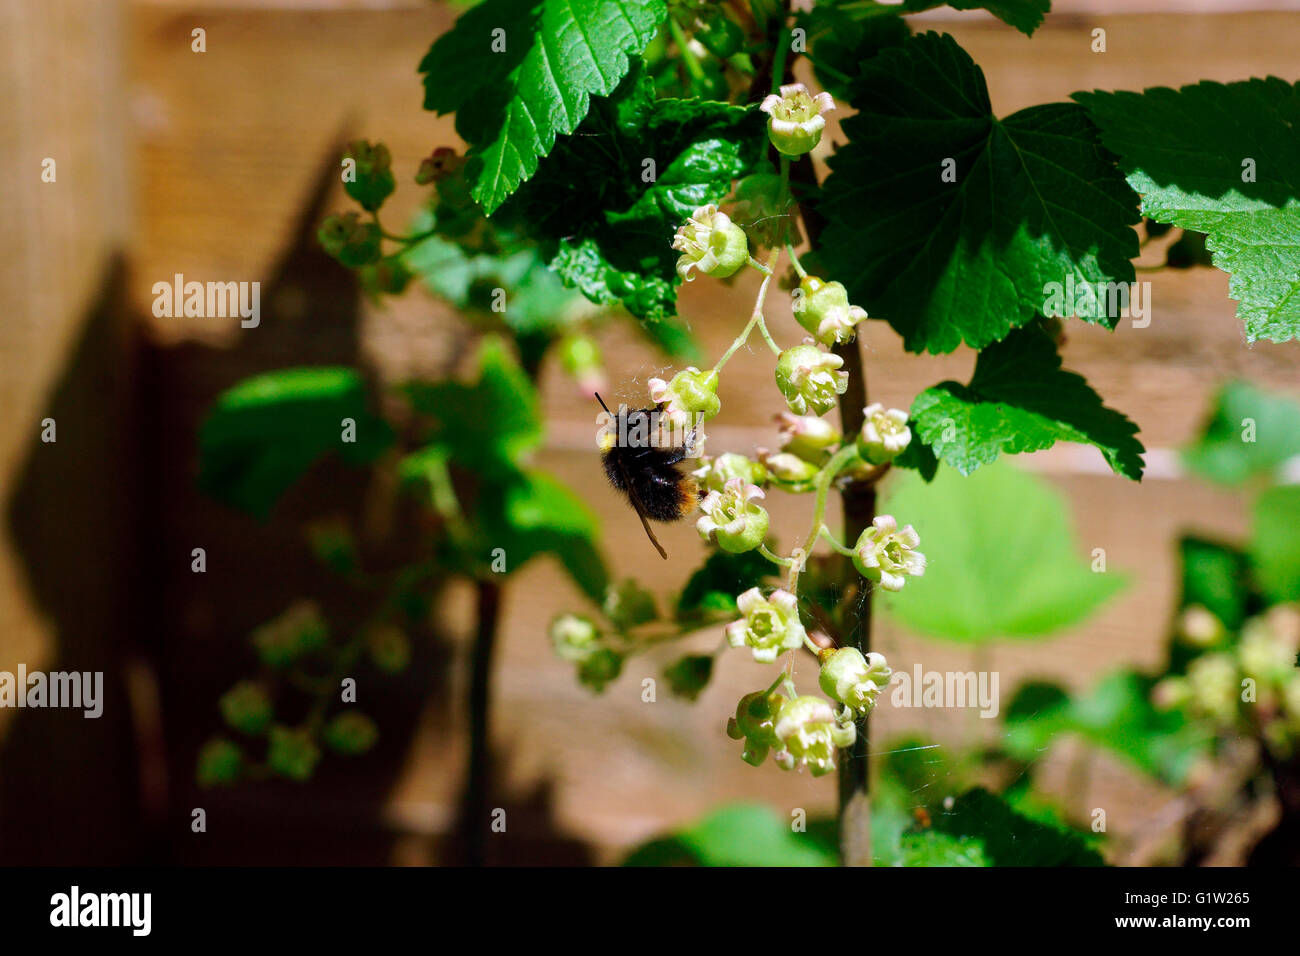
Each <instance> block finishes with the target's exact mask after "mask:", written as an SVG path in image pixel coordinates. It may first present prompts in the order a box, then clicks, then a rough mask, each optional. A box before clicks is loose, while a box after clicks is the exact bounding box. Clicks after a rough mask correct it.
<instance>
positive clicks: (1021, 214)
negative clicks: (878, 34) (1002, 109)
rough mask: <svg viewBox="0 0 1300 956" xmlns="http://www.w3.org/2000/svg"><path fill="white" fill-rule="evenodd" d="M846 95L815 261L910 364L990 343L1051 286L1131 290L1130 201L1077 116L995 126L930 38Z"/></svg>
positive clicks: (885, 56)
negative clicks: (916, 356) (925, 354)
mask: <svg viewBox="0 0 1300 956" xmlns="http://www.w3.org/2000/svg"><path fill="white" fill-rule="evenodd" d="M859 89H860V90H861V92H860V93H859V95H858V96H857V97H856V98H855V99H854V100H853V102H852V105H853V106H854V107H855V108H856V109H857V110H858V111H859V112H858V115H856V116H854V117H851V118H850V119H848V120H846V121H845V122H844V127H843V128H844V132H845V133H846V134H847V136H848V137H849V143H848V145H847V146H844V147H842V148H841V149H840V150H838V151H837V152H836V153H835V155H834V156H832V157H831V159H830V166H831V170H832V173H831V175H830V177H829V178H828V179H827V181H826V186H825V198H824V199H823V201H822V204H821V208H822V210H823V211H824V212H825V214H826V216H827V217H828V218H829V220H830V226H829V228H828V229H827V230H826V233H825V236H824V242H823V244H822V250H821V254H822V259H823V261H824V262H825V263H826V264H827V267H828V270H829V272H830V273H831V277H832V278H835V279H838V280H840V281H842V282H843V283H844V284H845V285H846V286H848V288H849V292H850V295H851V297H852V299H853V301H854V302H855V303H857V304H859V305H861V306H863V307H864V308H866V309H867V310H868V311H869V312H870V313H871V314H872V315H873V316H875V317H877V318H883V319H887V320H888V321H889V322H890V324H891V325H893V327H894V328H895V329H896V330H897V331H898V332H899V333H900V334H901V335H902V336H903V338H904V344H905V345H906V347H907V348H908V349H909V350H911V351H930V352H950V351H952V350H953V349H955V348H956V347H957V346H958V345H959V344H961V343H962V342H965V343H966V344H968V345H970V346H972V347H975V348H982V347H984V346H985V345H988V344H990V343H991V342H995V341H997V340H999V339H1001V338H1003V337H1004V336H1005V335H1006V334H1007V333H1008V332H1009V331H1011V329H1012V328H1014V327H1016V326H1019V325H1024V324H1025V323H1027V322H1030V321H1031V320H1032V319H1033V318H1034V317H1035V316H1036V315H1037V314H1039V313H1041V312H1042V311H1043V310H1044V308H1045V306H1046V303H1047V301H1048V297H1049V293H1048V289H1049V288H1051V287H1052V286H1051V284H1052V283H1056V284H1058V285H1059V286H1064V284H1065V283H1067V282H1069V281H1073V282H1075V283H1087V284H1088V288H1090V289H1093V288H1097V285H1096V284H1100V283H1115V282H1124V283H1129V282H1132V281H1133V279H1134V272H1133V265H1132V263H1131V262H1130V261H1129V259H1130V258H1132V257H1133V256H1135V255H1137V251H1138V242H1137V234H1136V233H1135V232H1134V231H1133V229H1132V228H1130V227H1131V226H1132V225H1133V224H1134V223H1136V222H1138V220H1139V217H1138V214H1137V196H1136V194H1135V193H1134V192H1133V191H1132V190H1131V189H1130V188H1129V187H1128V184H1127V183H1125V181H1124V177H1123V176H1122V175H1121V174H1120V172H1119V170H1118V169H1116V168H1115V165H1114V161H1113V159H1112V157H1110V156H1109V154H1108V153H1107V152H1106V151H1105V150H1104V149H1103V148H1102V146H1101V143H1100V140H1099V139H1098V138H1097V133H1096V130H1095V129H1094V128H1093V127H1092V124H1091V123H1090V122H1089V121H1088V117H1087V114H1086V113H1085V112H1084V111H1083V110H1082V109H1080V108H1079V107H1077V106H1075V105H1073V104H1066V103H1056V104H1048V105H1045V106H1034V107H1031V108H1029V109H1026V110H1022V111H1020V112H1019V113H1016V114H1014V115H1012V116H1009V117H1007V118H1006V119H1003V120H999V119H997V118H996V117H995V116H994V115H993V112H992V109H991V107H990V104H989V98H988V90H987V88H986V86H985V83H984V75H983V73H982V72H981V71H980V69H979V67H977V66H976V65H975V63H974V62H973V61H972V60H971V58H970V57H969V56H968V55H967V54H966V52H965V51H964V50H962V49H961V47H959V46H958V45H957V43H956V42H955V41H954V40H953V39H952V38H951V37H949V36H946V35H939V34H935V33H926V34H922V35H921V36H917V37H913V38H912V39H910V40H908V41H907V42H906V43H905V44H904V45H902V46H900V47H894V48H890V49H886V50H885V51H883V52H882V53H880V54H879V55H877V56H875V57H873V58H872V59H871V60H869V61H867V62H866V63H865V64H864V65H863V67H862V74H861V82H860V84H859ZM947 160H952V161H954V162H955V164H956V165H955V175H956V181H955V182H944V179H943V176H942V173H943V171H944V163H945V161H947ZM1093 311H1103V310H1093ZM1085 317H1087V316H1085ZM1088 320H1089V321H1096V322H1098V323H1100V324H1103V325H1105V326H1107V327H1113V326H1114V324H1115V322H1116V321H1117V316H1110V315H1104V314H1101V315H1095V316H1093V317H1090V318H1088Z"/></svg>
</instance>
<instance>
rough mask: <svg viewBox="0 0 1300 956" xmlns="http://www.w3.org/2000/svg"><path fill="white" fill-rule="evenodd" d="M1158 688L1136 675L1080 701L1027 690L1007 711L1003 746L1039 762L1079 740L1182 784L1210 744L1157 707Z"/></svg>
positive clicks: (1050, 690) (1056, 692)
mask: <svg viewBox="0 0 1300 956" xmlns="http://www.w3.org/2000/svg"><path fill="white" fill-rule="evenodd" d="M1154 685H1155V679H1154V678H1150V677H1145V676H1143V675H1141V674H1136V673H1133V672H1131V671H1122V672H1119V673H1116V674H1112V675H1110V676H1109V677H1107V678H1105V679H1103V680H1102V681H1101V682H1100V683H1098V684H1097V685H1096V686H1095V687H1094V688H1093V689H1092V690H1091V691H1089V692H1088V693H1087V694H1085V695H1083V696H1081V697H1078V698H1070V697H1068V695H1066V694H1065V692H1064V691H1062V690H1061V689H1060V688H1059V687H1055V686H1053V685H1049V684H1029V685H1026V686H1025V687H1023V688H1022V689H1021V690H1020V691H1019V692H1018V693H1017V695H1016V697H1015V699H1014V700H1013V701H1012V702H1011V705H1010V706H1009V707H1008V708H1007V715H1006V727H1007V729H1006V736H1005V738H1004V739H1003V746H1004V747H1005V748H1006V750H1007V751H1008V752H1009V753H1011V754H1012V755H1013V756H1016V757H1019V758H1021V759H1023V760H1040V759H1042V757H1043V756H1044V754H1045V753H1046V751H1047V750H1048V749H1049V748H1050V747H1051V745H1052V744H1053V743H1054V742H1055V741H1057V740H1058V739H1059V738H1061V737H1062V736H1064V735H1066V734H1078V735H1081V736H1082V737H1083V738H1084V739H1085V740H1087V741H1088V742H1089V743H1091V744H1092V745H1093V746H1096V747H1101V748H1103V749H1105V750H1109V751H1110V752H1112V753H1114V754H1116V755H1117V756H1119V757H1121V758H1123V759H1124V760H1126V761H1127V762H1129V763H1130V764H1132V765H1133V766H1135V767H1137V768H1138V769H1139V770H1141V771H1143V772H1144V773H1148V774H1150V775H1152V776H1153V777H1155V778H1157V779H1159V780H1162V781H1164V782H1166V783H1170V784H1177V783H1179V782H1180V781H1181V780H1182V779H1183V778H1184V777H1185V776H1186V775H1187V771H1188V770H1189V769H1191V767H1192V765H1193V764H1194V763H1195V762H1196V761H1197V760H1198V759H1199V758H1201V757H1203V756H1205V755H1206V754H1207V753H1208V743H1209V742H1208V739H1207V737H1206V735H1205V733H1204V731H1203V730H1201V729H1200V728H1198V727H1196V726H1195V725H1192V724H1189V723H1188V722H1187V720H1186V718H1185V717H1184V716H1183V715H1182V714H1181V713H1180V712H1178V711H1161V710H1157V709H1156V708H1155V707H1154V706H1153V705H1152V703H1151V688H1152V687H1153V686H1154Z"/></svg>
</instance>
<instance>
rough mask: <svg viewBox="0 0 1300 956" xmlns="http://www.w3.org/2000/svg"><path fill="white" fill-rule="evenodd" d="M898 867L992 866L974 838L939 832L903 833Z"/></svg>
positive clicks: (982, 847) (979, 841)
mask: <svg viewBox="0 0 1300 956" xmlns="http://www.w3.org/2000/svg"><path fill="white" fill-rule="evenodd" d="M898 865H899V866H993V863H991V862H990V861H989V858H988V857H987V856H986V855H985V853H984V843H983V841H981V840H978V839H976V838H975V837H970V836H953V835H951V834H948V833H940V832H939V831H938V830H920V831H914V832H910V833H904V834H903V836H902V843H901V849H900V856H899V862H898Z"/></svg>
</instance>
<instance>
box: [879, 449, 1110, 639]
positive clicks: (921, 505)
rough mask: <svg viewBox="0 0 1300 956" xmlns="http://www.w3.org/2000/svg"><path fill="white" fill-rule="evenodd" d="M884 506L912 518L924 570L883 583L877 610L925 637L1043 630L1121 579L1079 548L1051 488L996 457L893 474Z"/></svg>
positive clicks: (1086, 607)
mask: <svg viewBox="0 0 1300 956" xmlns="http://www.w3.org/2000/svg"><path fill="white" fill-rule="evenodd" d="M881 510H882V512H883V513H888V514H892V515H893V516H894V517H895V518H896V519H897V520H898V522H899V524H900V525H901V524H911V525H913V526H914V527H915V528H916V530H917V533H918V534H919V535H920V536H921V546H920V550H921V551H922V552H923V553H924V554H925V555H926V558H927V559H928V560H927V564H926V569H925V575H924V576H923V577H918V578H909V579H908V580H907V585H906V586H905V587H904V588H903V590H901V591H899V592H897V593H889V592H884V593H883V595H882V606H883V607H884V609H885V611H886V612H887V613H889V614H890V615H891V616H893V617H895V618H896V619H897V620H899V621H900V622H901V623H903V624H905V625H906V626H907V627H909V628H911V629H913V630H915V631H918V632H920V633H922V634H926V635H929V636H932V637H939V638H945V639H948V640H953V641H961V642H965V643H979V642H983V641H990V640H998V639H1001V638H1030V637H1042V636H1045V635H1047V634H1050V633H1052V632H1053V631H1057V630H1060V629H1061V628H1064V627H1069V626H1070V625H1072V624H1075V623H1077V622H1079V621H1081V620H1082V619H1083V618H1085V617H1087V616H1088V615H1089V614H1091V613H1092V612H1093V611H1095V610H1096V609H1097V608H1098V607H1099V606H1100V605H1101V604H1102V603H1103V602H1105V601H1106V600H1107V599H1108V598H1110V597H1111V596H1113V595H1114V594H1115V593H1116V592H1118V591H1119V590H1120V589H1121V588H1122V587H1123V586H1124V576H1123V575H1122V574H1121V573H1120V572H1118V571H1115V570H1113V569H1112V570H1109V571H1106V572H1105V573H1094V572H1093V571H1091V570H1090V569H1089V566H1088V564H1087V563H1085V562H1084V561H1083V559H1082V558H1081V557H1080V556H1079V550H1078V548H1077V546H1076V544H1075V538H1074V534H1073V532H1072V530H1071V528H1070V526H1069V521H1068V518H1067V513H1066V509H1065V505H1064V503H1063V502H1062V500H1061V498H1060V495H1059V494H1057V493H1056V492H1055V491H1054V490H1053V489H1052V488H1051V487H1050V486H1049V485H1047V484H1046V483H1045V482H1044V481H1042V480H1041V479H1039V478H1035V477H1034V476H1032V475H1028V474H1025V473H1023V472H1020V471H1018V470H1016V469H1015V468H1013V467H1011V466H1010V465H1007V464H1004V463H1001V462H999V463H997V464H994V465H990V466H988V467H987V468H981V469H980V470H979V471H978V472H976V473H975V474H974V475H972V476H970V477H969V478H963V477H962V476H961V475H959V474H957V473H956V472H955V471H951V470H949V469H946V468H945V469H940V470H939V473H938V475H936V476H935V480H934V481H933V482H932V483H930V484H926V483H925V482H924V481H922V480H921V478H919V477H918V476H915V475H911V474H900V475H899V481H898V483H897V484H896V485H894V486H892V487H890V488H889V489H888V490H887V494H886V497H885V501H884V504H883V505H882V508H881Z"/></svg>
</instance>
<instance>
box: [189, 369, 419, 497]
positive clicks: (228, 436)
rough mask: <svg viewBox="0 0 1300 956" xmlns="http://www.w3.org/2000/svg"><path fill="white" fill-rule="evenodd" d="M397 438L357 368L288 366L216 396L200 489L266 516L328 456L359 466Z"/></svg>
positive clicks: (204, 434) (203, 433)
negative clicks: (373, 406)
mask: <svg viewBox="0 0 1300 956" xmlns="http://www.w3.org/2000/svg"><path fill="white" fill-rule="evenodd" d="M349 418H350V419H352V420H353V421H355V422H356V441H355V442H348V441H344V440H343V433H344V425H343V420H344V419H349ZM392 441H393V432H392V429H391V428H389V426H388V424H387V423H386V422H385V421H384V420H383V419H382V418H379V417H378V416H376V415H374V414H372V413H371V412H370V411H369V407H368V404H367V396H366V387H365V382H364V380H363V379H362V377H361V373H360V372H358V371H357V370H356V369H351V368H342V367H326V368H290V369H282V370H280V371H276V372H270V373H267V374H265V375H258V376H256V377H254V378H249V379H245V380H244V381H242V382H240V383H239V384H238V385H236V386H234V387H233V388H231V389H229V390H227V391H226V392H224V393H222V394H221V396H220V397H219V398H218V399H217V401H216V403H215V404H214V405H213V407H212V409H211V410H210V411H209V412H208V416H207V418H206V419H205V420H204V422H203V426H202V429H201V430H200V433H199V487H200V488H201V489H202V490H203V491H204V492H205V493H207V494H209V495H211V496H212V497H214V498H216V499H218V500H219V501H223V502H225V503H226V504H229V505H233V506H235V507H237V508H240V509H242V510H244V511H247V512H250V513H251V514H253V515H256V516H257V517H259V518H265V517H266V516H267V514H269V513H270V511H271V508H272V506H273V505H274V504H275V502H276V500H277V499H278V498H279V497H280V495H282V494H283V493H284V492H285V490H286V489H287V488H288V487H289V486H290V485H292V484H293V483H294V482H295V481H297V480H298V479H299V478H300V477H302V475H303V474H304V473H305V472H306V471H307V469H308V468H310V467H311V466H312V465H313V464H314V463H315V462H316V461H317V460H318V459H320V458H322V457H324V456H325V455H326V454H328V453H329V452H331V451H336V452H338V453H339V455H340V456H341V457H342V458H343V460H344V461H346V462H348V463H349V464H355V465H360V464H364V463H366V462H368V461H371V460H373V459H374V458H376V457H378V455H380V454H381V453H382V452H383V451H384V450H385V449H386V448H388V446H389V445H390V444H391V443H392Z"/></svg>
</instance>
